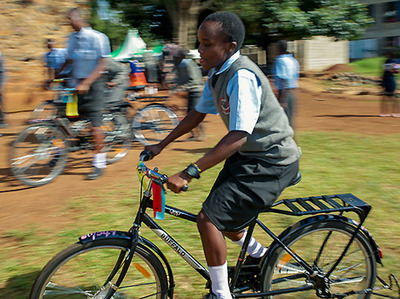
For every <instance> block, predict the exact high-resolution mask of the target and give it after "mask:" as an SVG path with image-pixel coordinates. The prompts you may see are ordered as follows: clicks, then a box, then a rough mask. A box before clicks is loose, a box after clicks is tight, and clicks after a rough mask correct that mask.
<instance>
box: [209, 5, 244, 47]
mask: <svg viewBox="0 0 400 299" xmlns="http://www.w3.org/2000/svg"><path fill="white" fill-rule="evenodd" d="M207 21H211V22H216V23H220V24H221V27H222V33H224V34H225V35H226V36H227V37H228V41H229V42H236V43H237V47H236V50H235V52H237V51H238V50H240V48H241V47H242V45H243V40H244V35H245V29H244V25H243V22H242V20H241V19H240V18H239V17H238V16H237V15H236V14H234V13H233V12H229V11H220V12H215V13H213V14H211V15H209V16H207V17H206V18H205V20H204V22H203V23H205V22H207Z"/></svg>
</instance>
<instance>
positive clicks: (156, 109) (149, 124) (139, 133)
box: [132, 104, 179, 145]
mask: <svg viewBox="0 0 400 299" xmlns="http://www.w3.org/2000/svg"><path fill="white" fill-rule="evenodd" d="M178 123H179V120H178V117H177V116H176V114H175V113H174V112H173V111H172V110H171V109H169V108H167V107H165V106H163V105H160V104H155V105H153V104H150V105H148V106H146V107H144V108H143V109H141V110H139V111H138V113H137V114H136V115H135V117H134V119H133V121H132V129H133V135H134V137H135V138H136V139H137V140H138V141H139V142H140V143H142V144H143V145H149V144H155V143H158V142H160V141H161V140H163V139H164V138H165V137H166V136H167V135H168V134H169V133H170V132H171V131H172V130H173V129H174V128H175V127H176V126H177V125H178Z"/></svg>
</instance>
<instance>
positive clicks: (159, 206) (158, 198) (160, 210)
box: [151, 182, 165, 220]
mask: <svg viewBox="0 0 400 299" xmlns="http://www.w3.org/2000/svg"><path fill="white" fill-rule="evenodd" d="M151 187H152V190H153V212H154V215H153V217H154V218H156V219H160V220H163V219H164V214H165V194H164V190H163V189H162V188H161V186H160V185H158V184H156V183H154V182H152V185H151Z"/></svg>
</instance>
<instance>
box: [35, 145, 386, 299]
mask: <svg viewBox="0 0 400 299" xmlns="http://www.w3.org/2000/svg"><path fill="white" fill-rule="evenodd" d="M149 158H150V156H149V153H148V152H143V153H142V154H141V158H140V162H139V164H138V172H139V173H140V174H141V185H142V187H143V189H144V193H143V195H142V196H141V201H140V206H139V210H138V212H137V214H136V217H135V220H134V223H133V226H132V227H131V228H130V230H129V231H126V232H125V231H114V230H110V231H101V232H95V233H91V234H88V235H84V236H82V237H80V238H79V241H78V242H77V243H75V244H73V245H72V246H70V247H68V248H66V249H65V250H63V251H61V252H60V253H58V254H57V255H56V256H55V257H54V258H53V259H52V260H51V261H49V262H48V263H47V265H46V266H45V267H44V268H43V270H42V271H41V272H40V274H39V276H38V277H37V279H36V281H35V283H34V285H33V287H32V290H31V294H30V298H31V299H38V298H168V297H169V298H173V293H174V286H175V281H174V275H173V273H172V269H171V267H170V264H169V262H168V260H167V259H166V257H165V255H164V254H163V252H162V251H161V250H160V249H159V248H158V247H157V246H156V245H155V244H153V243H152V242H150V241H149V240H148V239H146V238H145V237H144V236H143V234H141V233H140V228H141V226H143V225H145V226H147V227H149V228H150V229H151V230H152V231H153V232H154V233H156V234H157V235H158V236H159V237H160V238H161V239H162V240H163V241H164V242H165V243H166V244H168V245H169V246H170V247H171V248H172V249H173V250H174V251H175V252H176V253H177V254H178V255H179V256H180V257H181V258H183V259H184V260H185V261H186V262H187V263H188V264H189V265H190V266H192V267H193V269H194V270H196V271H197V272H198V273H199V274H200V275H201V276H203V277H204V278H205V280H206V281H207V282H208V285H209V283H210V277H209V273H208V270H207V268H206V267H204V266H203V265H202V264H201V263H200V262H198V261H197V260H196V259H195V258H194V257H193V256H192V255H191V254H190V253H189V251H188V250H186V249H185V248H183V247H182V246H181V245H180V244H179V243H178V242H177V241H176V240H175V239H174V238H173V237H172V236H171V235H170V234H168V233H167V232H166V231H165V230H164V229H163V228H162V227H161V226H160V225H159V223H157V221H156V220H154V219H153V218H152V217H151V216H150V215H149V214H148V213H147V210H148V209H152V207H153V203H154V199H152V190H153V189H155V188H163V184H164V183H165V181H166V179H167V177H166V176H165V175H163V174H160V173H159V172H158V170H157V169H156V168H155V169H153V170H152V169H149V168H147V167H146V165H145V164H144V163H143V161H147V160H148V159H149ZM145 178H149V179H150V180H149V184H147V183H146V182H147V180H145ZM370 210H371V206H370V205H368V204H367V203H365V202H364V201H362V200H360V199H359V198H357V197H356V196H354V195H352V194H338V195H330V196H316V197H307V198H297V199H286V200H279V201H277V202H276V203H274V205H273V206H272V207H271V209H270V210H269V212H270V213H279V214H283V215H289V216H305V215H306V216H307V215H309V217H307V218H305V219H302V220H301V221H299V222H297V223H295V224H293V225H291V226H289V227H288V228H287V229H285V230H284V231H283V232H282V233H281V234H279V235H278V236H277V235H275V234H274V233H273V232H272V231H271V230H270V229H269V228H268V227H267V226H266V225H265V224H263V223H262V222H261V221H260V220H259V219H257V218H255V219H253V220H252V221H250V223H249V226H248V228H247V229H248V234H247V237H246V240H245V242H244V244H243V247H242V248H241V251H240V254H239V256H238V258H237V263H236V265H235V266H232V267H229V276H230V288H231V293H232V296H233V298H272V297H274V298H275V297H278V298H315V297H319V298H345V297H350V298H370V296H371V294H372V293H373V291H374V285H375V280H376V277H377V263H381V253H380V249H379V247H378V245H377V244H376V242H375V241H374V239H373V238H372V236H371V234H370V233H369V232H368V231H367V229H366V228H365V227H364V226H363V223H364V221H365V219H366V217H367V215H368V213H369V211H370ZM347 212H354V213H356V214H357V215H358V216H359V218H360V221H359V222H356V221H354V220H352V219H350V218H348V217H346V216H344V214H345V213H347ZM165 214H168V215H172V216H175V217H178V218H181V219H183V220H187V221H190V222H195V221H196V215H195V214H192V213H190V212H187V211H184V210H181V209H177V208H174V207H171V206H169V205H166V206H165ZM256 227H259V228H260V229H261V231H263V232H264V233H265V234H267V235H268V236H270V237H271V238H272V239H273V241H272V243H271V244H270V246H269V247H268V250H267V252H266V254H265V256H264V257H263V258H262V259H261V260H260V262H259V264H256V265H246V263H244V261H245V255H246V249H247V246H248V243H249V240H250V236H251V235H252V234H253V231H254V229H255V228H256ZM259 228H258V229H259Z"/></svg>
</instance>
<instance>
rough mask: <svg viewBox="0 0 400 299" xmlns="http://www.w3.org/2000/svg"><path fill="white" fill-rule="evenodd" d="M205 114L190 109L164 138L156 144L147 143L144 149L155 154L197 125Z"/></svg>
mask: <svg viewBox="0 0 400 299" xmlns="http://www.w3.org/2000/svg"><path fill="white" fill-rule="evenodd" d="M205 116H206V115H205V114H204V113H201V112H198V111H196V109H193V110H191V111H190V112H189V113H188V114H187V115H186V117H185V118H184V119H183V120H182V121H181V122H180V123H179V124H178V125H177V126H176V127H175V129H173V130H172V132H171V133H169V134H168V136H167V137H165V139H163V140H162V141H161V142H160V143H158V144H154V145H148V146H146V147H145V149H146V150H149V151H150V152H151V153H152V154H153V157H154V156H157V155H158V154H159V153H160V152H161V151H162V150H163V149H164V148H165V147H166V146H167V145H168V144H170V143H171V142H173V141H174V140H176V139H178V138H179V137H181V136H182V135H184V134H186V133H189V132H190V131H191V130H193V129H194V128H195V127H197V125H198V124H199V123H201V122H202V121H203V119H204V117H205Z"/></svg>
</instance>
